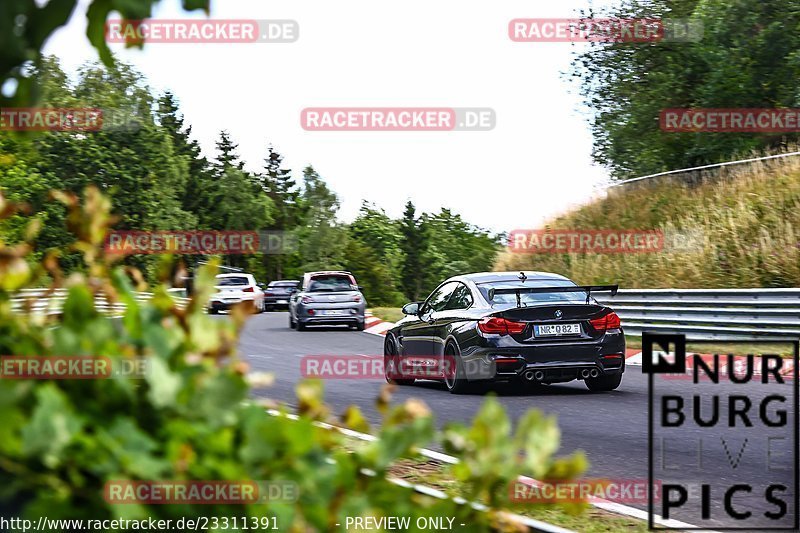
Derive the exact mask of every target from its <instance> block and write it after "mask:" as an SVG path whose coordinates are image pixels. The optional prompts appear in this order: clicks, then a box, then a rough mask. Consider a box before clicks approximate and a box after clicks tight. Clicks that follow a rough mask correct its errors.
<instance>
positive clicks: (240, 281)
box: [217, 276, 250, 287]
mask: <svg viewBox="0 0 800 533" xmlns="http://www.w3.org/2000/svg"><path fill="white" fill-rule="evenodd" d="M230 285H250V280H248V279H247V278H246V277H244V276H242V277H238V276H237V277H227V278H217V287H228V286H230Z"/></svg>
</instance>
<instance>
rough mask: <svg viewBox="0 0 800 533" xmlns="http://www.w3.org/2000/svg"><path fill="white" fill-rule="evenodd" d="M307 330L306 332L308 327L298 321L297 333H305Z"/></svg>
mask: <svg viewBox="0 0 800 533" xmlns="http://www.w3.org/2000/svg"><path fill="white" fill-rule="evenodd" d="M305 330H306V325H305V324H303V323H302V322H300V321H299V320H298V321H297V331H305Z"/></svg>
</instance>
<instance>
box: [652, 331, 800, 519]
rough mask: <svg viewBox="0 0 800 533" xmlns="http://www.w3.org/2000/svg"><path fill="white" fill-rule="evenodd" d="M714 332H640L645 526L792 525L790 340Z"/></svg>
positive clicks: (794, 394)
mask: <svg viewBox="0 0 800 533" xmlns="http://www.w3.org/2000/svg"><path fill="white" fill-rule="evenodd" d="M721 342H723V341H719V340H716V341H695V340H690V341H687V339H686V337H685V336H684V335H673V334H656V333H643V334H642V371H643V372H644V373H645V374H647V376H648V378H647V379H648V470H649V474H648V477H649V484H650V487H649V491H648V492H649V494H650V497H649V502H648V518H649V526H650V529H653V530H681V531H686V530H692V529H693V528H694V529H697V530H715V531H742V530H745V531H797V530H798V529H800V521H798V520H799V518H800V517H799V516H798V477H799V473H800V470H799V469H798V456H797V441H798V413H797V400H798V379H797V378H798V376H797V374H798V364H797V363H798V352H800V347H799V346H798V345H799V344H800V343H798V341H796V340H789V341H782V340H762V341H752V340H747V341H728V340H725V341H724V343H725V344H724V346H722V345H721ZM687 344H688V345H689V346H691V347H693V348H694V347H695V346H696V347H697V348H696V349H697V350H698V351H701V352H702V353H703V354H704V355H702V356H701V355H699V354H696V353H691V352H692V350H687ZM721 346H722V347H723V348H724V349H725V352H726V353H723V354H719V353H716V352H715V350H719V351H722V350H720V347H721ZM706 347H707V348H706ZM728 351H730V352H734V353H736V354H749V355H747V357H746V358H743V357H735V356H734V355H733V354H730V355H729V354H728V353H727V352H728ZM754 352H755V353H754ZM787 353H790V354H792V356H791V357H786V354H787ZM711 354H713V355H711ZM779 354H782V355H779ZM675 374H683V375H685V376H687V379H682V380H680V381H676V380H674V379H673V380H670V379H665V378H668V377H669V375H675ZM689 377H691V379H688V378H689ZM655 487H658V489H659V493H660V496H661V497H660V498H659V499H658V500H656V499H654V498H653V493H654V489H655ZM687 526H688V527H687Z"/></svg>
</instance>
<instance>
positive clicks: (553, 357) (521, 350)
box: [462, 331, 625, 383]
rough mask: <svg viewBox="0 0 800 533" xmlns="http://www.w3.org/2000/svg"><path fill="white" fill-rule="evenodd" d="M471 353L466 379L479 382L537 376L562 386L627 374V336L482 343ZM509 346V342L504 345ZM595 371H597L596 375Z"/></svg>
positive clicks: (467, 356)
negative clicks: (582, 380) (500, 343)
mask: <svg viewBox="0 0 800 533" xmlns="http://www.w3.org/2000/svg"><path fill="white" fill-rule="evenodd" d="M482 344H484V345H483V346H475V347H473V348H472V349H470V350H466V352H467V353H463V352H462V356H463V363H464V365H463V366H464V369H465V373H466V378H467V379H469V380H471V381H478V380H507V379H516V378H522V377H523V376H525V377H529V376H530V375H529V374H528V372H529V371H530V372H533V373H537V372H541V374H536V376H537V378H539V379H536V381H542V382H549V383H558V382H565V381H571V380H574V379H585V378H586V377H588V376H587V375H586V373H585V372H584V370H586V371H588V372H589V373H590V374H591V375H592V376H593V377H596V376H602V375H612V374H620V373H622V372H625V337H624V335H623V334H622V331H620V332H619V333H606V334H605V335H603V336H602V337H601V338H600V339H598V340H593V341H580V342H575V343H570V342H553V343H547V344H536V345H531V344H521V343H514V344H516V346H508V345H503V346H501V345H496V344H494V343H482ZM504 344H505V343H504ZM592 370H596V371H597V372H596V373H593V372H592Z"/></svg>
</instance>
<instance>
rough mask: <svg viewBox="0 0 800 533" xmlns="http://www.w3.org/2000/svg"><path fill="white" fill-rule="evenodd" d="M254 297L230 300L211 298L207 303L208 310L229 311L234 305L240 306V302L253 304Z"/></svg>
mask: <svg viewBox="0 0 800 533" xmlns="http://www.w3.org/2000/svg"><path fill="white" fill-rule="evenodd" d="M255 301H256V300H255V297H253V296H249V297H232V298H217V297H213V298H211V300H209V302H208V307H209V308H210V309H218V310H220V309H230V308H231V307H233V306H234V305H236V304H240V303H242V302H251V303H255Z"/></svg>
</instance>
